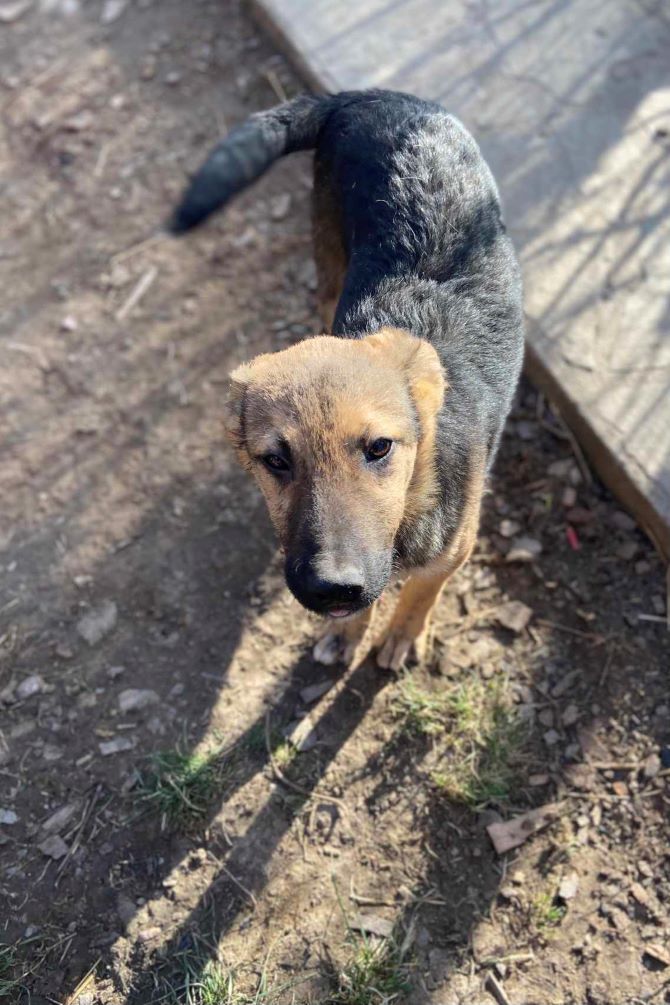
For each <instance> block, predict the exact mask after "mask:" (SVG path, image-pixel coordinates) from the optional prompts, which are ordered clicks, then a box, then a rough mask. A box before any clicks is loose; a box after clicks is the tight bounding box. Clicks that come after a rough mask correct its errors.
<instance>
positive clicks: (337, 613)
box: [326, 604, 360, 618]
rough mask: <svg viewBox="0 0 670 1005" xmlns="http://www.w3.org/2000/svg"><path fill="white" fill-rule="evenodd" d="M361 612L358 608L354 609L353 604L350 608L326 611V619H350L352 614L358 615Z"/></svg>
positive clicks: (336, 608) (332, 608)
mask: <svg viewBox="0 0 670 1005" xmlns="http://www.w3.org/2000/svg"><path fill="white" fill-rule="evenodd" d="M358 610H360V608H358V607H354V605H353V604H351V605H350V606H349V607H331V608H330V610H329V611H326V617H328V618H348V617H350V616H351V615H352V614H356V613H357V611H358Z"/></svg>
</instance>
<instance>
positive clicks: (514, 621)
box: [496, 555, 533, 634]
mask: <svg viewBox="0 0 670 1005" xmlns="http://www.w3.org/2000/svg"><path fill="white" fill-rule="evenodd" d="M507 559H508V561H511V560H510V558H509V555H508V556H507ZM532 616H533V611H532V609H531V608H530V607H528V606H527V605H526V604H522V603H521V601H520V600H511V601H510V602H509V603H508V604H503V605H502V607H501V608H500V609H499V610H498V612H497V614H496V618H497V620H498V622H499V623H500V624H501V625H502V626H503V628H509V629H510V631H513V632H516V633H517V634H519V632H522V631H523V630H524V628H525V627H526V625H527V624H528V622H529V621H530V619H531V618H532Z"/></svg>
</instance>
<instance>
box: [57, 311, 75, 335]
mask: <svg viewBox="0 0 670 1005" xmlns="http://www.w3.org/2000/svg"><path fill="white" fill-rule="evenodd" d="M78 327H79V326H78V324H77V319H76V318H75V317H73V316H72V315H71V314H68V315H67V316H66V317H64V318H63V320H62V321H61V323H60V330H61V331H62V332H76V330H77V328H78Z"/></svg>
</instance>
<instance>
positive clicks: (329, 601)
mask: <svg viewBox="0 0 670 1005" xmlns="http://www.w3.org/2000/svg"><path fill="white" fill-rule="evenodd" d="M286 578H287V581H288V585H289V587H290V589H291V590H292V591H293V593H294V594H295V596H296V597H297V599H298V600H299V601H300V603H301V604H303V605H304V606H305V607H308V608H309V609H310V610H312V611H316V612H317V613H319V614H321V613H323V612H325V611H328V610H331V609H333V608H337V607H352V608H354V609H355V608H357V607H359V606H360V605H361V602H362V600H363V592H364V587H365V581H364V578H363V573H362V571H361V570H359V569H356V568H355V567H352V566H347V567H344V568H338V569H333V570H330V571H329V573H328V575H327V576H324V575H323V573H322V572H321V571H320V570H319V569H318V568H314V567H313V566H312V564H311V563H305V564H304V565H303V566H302V567H299V568H298V571H297V572H293V574H290V573H289V571H288V569H287V577H286Z"/></svg>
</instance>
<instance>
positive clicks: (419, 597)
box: [377, 570, 451, 670]
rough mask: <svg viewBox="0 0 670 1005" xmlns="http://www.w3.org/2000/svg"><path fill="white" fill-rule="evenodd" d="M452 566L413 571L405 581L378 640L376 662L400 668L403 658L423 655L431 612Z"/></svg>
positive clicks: (392, 667)
mask: <svg viewBox="0 0 670 1005" xmlns="http://www.w3.org/2000/svg"><path fill="white" fill-rule="evenodd" d="M450 575H451V570H449V571H447V572H445V571H440V572H435V573H432V574H428V573H427V572H425V571H422V572H420V573H418V574H417V573H415V574H414V575H412V576H410V578H409V579H408V580H407V581H406V582H405V583H404V585H403V587H402V590H401V591H400V597H399V598H398V603H397V606H396V609H395V611H394V612H393V616H392V618H391V621H390V622H389V624H388V625H387V627H386V629H385V630H384V633H383V636H382V638H381V639H380V640H378V643H377V645H378V647H379V648H378V652H377V665H378V666H380V667H382V668H383V669H384V670H400V668H401V667H402V666H403V664H404V663H405V662H406V660H407V659H408V658H409V657H410V656H411V655H415V656H416V658H417V659H419V660H422V659H423V658H424V656H425V655H426V648H427V636H428V625H429V623H430V615H431V613H432V611H433V608H434V607H435V605H436V603H437V601H438V600H439V598H440V594H441V593H442V590H443V588H444V584H445V583H446V581H447V579H448V578H449V576H450Z"/></svg>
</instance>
